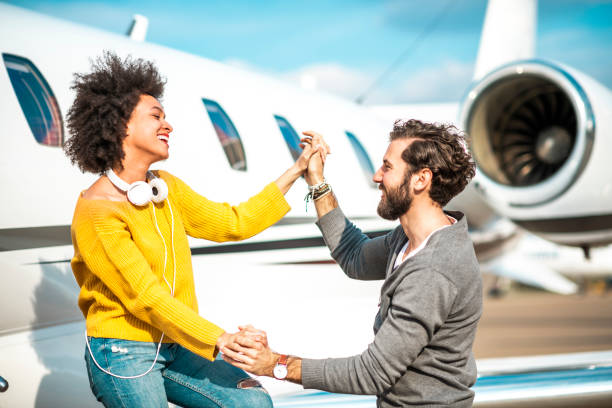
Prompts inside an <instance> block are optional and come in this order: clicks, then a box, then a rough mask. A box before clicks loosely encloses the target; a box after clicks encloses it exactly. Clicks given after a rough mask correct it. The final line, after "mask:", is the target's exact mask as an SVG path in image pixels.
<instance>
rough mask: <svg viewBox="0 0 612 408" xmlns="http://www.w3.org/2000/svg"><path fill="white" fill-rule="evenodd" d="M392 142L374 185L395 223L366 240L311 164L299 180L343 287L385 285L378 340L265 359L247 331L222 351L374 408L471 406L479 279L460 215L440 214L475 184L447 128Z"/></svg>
mask: <svg viewBox="0 0 612 408" xmlns="http://www.w3.org/2000/svg"><path fill="white" fill-rule="evenodd" d="M307 134H309V135H310V136H312V137H313V143H315V141H316V143H320V140H319V139H320V136H319V135H317V134H316V133H313V132H307ZM390 139H391V140H390V144H389V147H388V149H387V152H386V153H385V156H384V160H383V164H382V166H381V167H380V169H378V171H377V172H376V174H375V175H374V181H375V182H376V183H378V184H379V189H380V190H381V191H382V196H381V200H380V204H379V206H378V214H379V215H380V216H381V217H383V218H385V219H390V220H395V219H398V218H399V221H400V226H398V227H397V228H396V229H395V230H393V231H391V232H389V233H388V234H387V235H385V236H382V237H378V238H374V239H369V238H368V237H367V236H366V235H364V234H363V233H362V232H361V231H360V230H359V229H357V228H356V227H355V226H354V225H353V224H352V223H351V222H350V221H349V220H347V219H346V218H345V216H344V215H343V213H342V211H341V209H340V208H339V207H338V203H337V201H336V198H335V197H334V195H333V193H332V192H331V189H330V188H329V185H328V184H327V183H326V182H325V181H324V178H323V165H322V161H321V159H320V158H319V157H318V156H316V157H315V156H313V158H312V159H311V161H310V163H309V167H308V173H307V178H306V180H307V182H308V184H309V185H310V186H312V187H311V195H312V196H313V198H314V202H315V206H316V209H317V214H318V217H319V220H318V222H317V225H318V226H319V228H320V229H321V232H322V233H323V237H324V239H325V242H326V244H327V246H328V247H329V248H330V250H331V255H332V257H333V258H334V259H335V260H336V261H337V262H338V264H339V265H340V266H341V267H342V269H343V270H344V272H345V273H346V274H347V275H348V276H349V277H351V278H355V279H363V280H371V279H384V283H383V285H382V288H381V298H380V308H379V311H378V314H377V316H376V319H375V322H374V332H375V338H374V342H373V343H371V344H370V345H369V346H368V348H367V350H365V351H364V352H363V353H362V354H360V355H356V356H353V357H349V358H332V359H323V360H312V359H301V358H298V357H293V356H289V357H288V358H287V356H285V355H279V354H277V353H274V352H272V351H271V350H270V348H269V347H268V346H267V339H266V338H265V333H263V332H259V334H260V336H261V341H256V340H254V339H253V337H252V334H253V333H255V332H254V331H252V332H251V333H250V334H251V336H250V335H249V334H248V333H247V331H245V332H244V336H242V337H239V338H238V341H237V342H236V343H234V344H232V345H231V346H229V347H225V348H223V349H222V350H221V351H222V352H223V353H224V358H225V359H226V361H228V362H230V363H232V364H234V365H236V366H237V367H240V368H243V369H245V370H246V371H249V372H253V373H255V374H257V375H267V376H275V377H276V378H283V377H284V378H285V379H287V380H289V381H293V382H296V383H301V384H302V385H303V386H304V388H316V389H321V390H325V391H330V392H338V393H350V394H375V395H377V397H378V399H377V401H378V403H377V405H378V406H379V407H392V406H393V407H397V406H409V405H421V406H454V407H469V406H471V405H472V401H473V398H474V393H473V391H472V390H470V387H471V386H472V385H473V384H474V382H475V381H476V365H475V361H474V356H473V354H472V343H473V341H474V336H475V334H476V325H477V323H478V320H479V318H480V315H481V312H482V282H481V277H480V273H479V268H478V264H477V261H476V256H475V254H474V249H473V245H472V242H471V241H470V239H469V236H468V231H467V221H466V219H465V216H464V215H463V214H462V213H459V212H445V211H443V207H444V206H445V205H446V204H447V203H448V202H449V201H450V199H451V198H453V197H454V196H455V195H457V194H459V193H460V192H461V191H462V190H463V189H464V187H465V186H466V185H467V183H468V182H469V180H470V179H471V178H472V177H473V176H474V164H473V162H472V161H471V157H470V155H469V153H468V152H467V151H466V149H465V147H464V141H463V139H462V137H461V136H460V135H459V134H457V133H456V132H455V129H454V127H447V126H443V125H434V124H428V123H422V122H420V121H417V120H410V121H407V122H405V123H401V122H396V123H395V126H394V129H393V131H392V132H391V137H390Z"/></svg>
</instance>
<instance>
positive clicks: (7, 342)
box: [0, 2, 611, 407]
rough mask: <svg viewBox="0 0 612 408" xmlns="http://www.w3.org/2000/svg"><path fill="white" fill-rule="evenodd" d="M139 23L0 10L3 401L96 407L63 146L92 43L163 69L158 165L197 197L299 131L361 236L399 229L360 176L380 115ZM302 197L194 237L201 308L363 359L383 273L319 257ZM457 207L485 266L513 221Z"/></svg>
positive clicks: (474, 200) (510, 239)
mask: <svg viewBox="0 0 612 408" xmlns="http://www.w3.org/2000/svg"><path fill="white" fill-rule="evenodd" d="M491 4H498V5H499V4H501V3H500V2H492V3H491ZM533 4H534V3H533V2H528V6H529V5H530V7H531V6H533ZM490 8H491V6H490ZM526 8H527V9H529V7H526ZM519 9H520V8H519ZM519 14H520V13H519ZM143 24H144V26H146V23H143V20H142V18H138V19H137V20H136V22H135V24H134V26H133V28H132V30H131V36H130V37H122V36H119V35H115V34H110V33H107V32H103V31H100V30H96V29H92V28H87V27H83V26H80V25H77V24H72V23H68V22H64V21H61V20H57V19H54V18H50V17H47V16H43V15H40V14H36V13H32V12H29V11H26V10H23V9H20V8H17V7H12V6H8V5H4V4H0V53H1V56H0V58H1V61H0V93H1V94H2V95H3V96H2V99H1V100H0V119H1V120H2V123H3V125H4V129H3V130H4V133H5V134H6V135H7V136H6V137H5V140H4V145H3V149H2V153H1V156H0V177H1V179H2V184H1V185H2V187H3V189H4V197H5V200H4V201H3V204H2V211H1V212H0V265H1V266H2V275H0V276H1V281H0V287H1V288H2V296H1V297H0V313H1V314H0V391H3V386H4V385H5V384H8V389H4V392H0V407H32V406H36V407H60V406H61V407H70V406H75V407H76V406H78V407H87V406H92V407H93V406H98V403H97V402H96V401H95V399H94V397H93V395H92V393H91V391H90V389H89V384H88V380H87V376H86V370H85V365H84V360H83V355H84V352H85V348H84V347H85V346H84V338H83V337H84V323H83V317H82V315H81V313H80V311H79V310H78V308H77V306H76V298H77V295H78V287H77V286H76V283H75V281H74V278H73V276H72V272H71V270H70V264H69V260H70V258H71V257H72V255H73V249H72V246H71V245H70V235H69V225H70V222H71V218H72V213H73V210H74V205H75V203H76V199H77V196H78V194H79V193H80V191H82V190H84V189H85V188H87V186H89V185H90V184H91V183H92V181H93V180H94V179H95V176H92V175H84V174H81V173H80V172H79V171H78V169H76V168H75V167H73V166H71V165H70V163H69V162H68V159H67V158H66V157H65V155H64V154H63V151H62V149H61V145H62V143H63V141H64V140H65V138H66V137H67V135H66V130H65V126H64V123H63V120H64V117H65V116H64V115H65V114H66V112H67V111H68V109H69V107H70V105H71V103H72V100H73V95H72V92H71V90H70V84H71V81H72V79H73V77H72V74H73V73H74V72H86V71H88V70H89V64H90V59H91V58H93V57H96V56H99V55H101V54H102V52H103V50H106V49H112V50H114V51H116V52H117V53H118V54H120V55H122V56H126V55H128V54H131V55H132V56H134V57H139V58H145V59H149V60H153V61H155V63H156V64H157V65H158V67H159V70H160V72H161V73H163V74H164V75H165V76H167V78H168V83H167V87H166V92H165V95H164V98H163V101H162V102H163V104H164V107H165V110H166V113H167V115H168V120H169V121H170V123H171V124H172V125H173V127H174V132H173V134H172V137H171V139H170V146H171V151H170V152H171V153H170V158H169V159H168V160H167V161H165V162H163V163H159V165H158V166H159V168H164V169H167V170H169V171H171V172H172V173H173V174H175V175H177V176H178V177H180V178H182V179H183V180H184V181H186V182H187V183H188V184H189V185H190V186H191V187H192V188H194V189H195V190H196V191H199V192H200V193H202V194H204V195H206V196H207V197H208V198H210V199H213V200H217V201H228V202H232V203H238V202H240V201H242V200H245V199H247V198H248V197H250V196H251V195H252V194H254V193H256V192H257V191H258V190H259V189H260V188H262V187H263V186H264V185H265V184H267V183H268V182H270V181H272V180H273V179H275V178H276V177H277V176H278V175H279V174H280V173H281V172H282V171H283V170H285V169H286V168H287V167H289V166H290V164H291V163H292V160H293V159H294V157H295V156H294V153H295V149H296V145H295V142H296V139H295V138H296V137H297V136H296V135H297V134H299V133H300V132H301V131H303V130H308V129H313V130H317V131H319V132H321V133H322V134H324V135H325V136H326V139H327V141H328V142H329V144H330V145H331V146H332V149H333V154H332V155H331V156H330V158H329V160H328V163H327V165H326V177H327V179H328V180H329V181H330V183H331V184H332V186H333V188H334V191H335V193H336V195H337V197H338V199H339V202H340V204H341V207H342V208H343V210H344V211H345V213H346V214H347V215H348V216H349V217H350V218H351V219H353V220H355V222H356V223H357V224H358V225H359V226H360V227H361V228H362V229H363V230H364V231H365V232H367V233H371V234H378V233H383V232H385V231H388V230H389V229H391V228H393V227H394V226H395V223H391V222H387V221H384V220H381V219H380V218H379V217H377V216H376V214H375V208H376V206H377V204H378V200H379V191H378V190H377V189H376V186H375V185H373V183H372V181H371V174H372V172H373V171H374V166H375V165H377V164H378V162H380V160H381V158H382V156H383V152H384V149H385V148H386V144H387V143H386V142H387V140H386V135H387V134H388V132H389V130H390V127H391V122H390V121H389V120H386V119H385V118H384V115H378V114H377V113H376V111H375V110H374V109H373V108H366V107H362V106H358V105H355V104H354V103H351V102H348V101H344V100H341V99H339V98H335V97H332V96H329V95H322V94H320V93H316V92H310V91H305V90H302V89H298V88H295V87H293V86H290V85H288V84H284V83H281V82H278V81H275V80H272V79H270V78H266V77H264V76H261V75H258V74H254V73H251V72H246V71H243V70H239V69H236V68H233V67H229V66H226V65H223V64H220V63H217V62H214V61H210V60H207V59H204V58H200V57H196V56H193V55H189V54H185V53H182V52H179V51H175V50H171V49H168V48H165V47H161V46H157V45H154V44H150V43H147V42H144V41H143V40H144V37H145V33H146V27H143ZM479 60H481V58H479ZM484 60H486V58H484ZM492 68H493V67H492ZM470 104H471V105H474V102H473V101H472V99H470ZM424 109H427V108H426V107H425V108H424ZM449 109H450V110H453V109H457V108H455V107H450V108H449ZM432 115H433V111H432ZM411 116H412V115H411ZM414 116H418V115H414ZM468 116H469V115H468ZM423 119H427V118H425V117H423ZM553 139H554V138H553ZM598 149H600V147H599V145H597V144H593V145H592V148H591V157H599V155H600V154H602V153H599V152H598ZM587 167H588V166H587ZM578 180H580V179H578ZM479 186H482V183H480V184H479ZM479 188H480V187H479ZM305 192H306V187H305V183H304V182H303V181H302V180H300V181H298V182H297V183H296V186H294V187H293V189H292V190H291V191H290V192H289V193H288V194H287V199H288V201H289V202H290V204H291V205H292V210H291V212H290V213H289V214H288V215H287V217H285V218H284V219H283V220H282V221H281V222H279V223H278V224H276V225H275V226H273V227H271V228H269V229H268V230H266V231H264V232H263V233H261V234H259V235H257V236H256V237H253V238H251V239H249V240H248V241H245V242H239V243H224V244H215V243H211V242H207V241H204V240H198V239H190V245H191V248H192V253H193V266H194V273H195V281H196V291H197V295H198V300H199V305H200V312H201V313H202V315H203V316H205V317H206V318H207V319H209V320H211V321H213V322H216V323H218V324H219V325H221V326H222V327H224V328H226V329H227V330H235V328H236V326H237V325H238V324H244V323H252V324H254V325H255V326H257V327H261V328H263V329H265V330H266V331H267V332H268V336H269V338H270V341H271V345H272V347H273V348H275V349H278V350H283V351H286V352H289V353H294V354H299V355H302V356H305V357H314V358H318V357H330V356H346V355H351V354H355V353H359V352H361V351H362V350H363V349H365V347H366V346H367V344H368V343H369V342H370V341H371V340H372V336H373V334H372V332H371V328H370V327H371V326H370V324H371V321H373V317H374V315H375V313H376V310H377V300H378V293H379V288H380V282H360V281H352V280H350V279H347V278H346V277H345V276H344V275H343V274H342V272H341V271H340V269H339V268H338V267H337V265H335V264H333V263H332V262H331V261H330V257H329V253H328V250H327V248H326V247H325V246H324V244H323V241H322V238H321V236H320V233H319V232H318V229H317V228H316V226H315V225H314V219H315V211H314V208H313V207H311V208H310V209H309V210H308V211H306V207H305V204H304V201H303V196H304V194H305ZM453 203H454V205H456V206H459V207H462V208H463V209H464V210H465V211H466V212H468V218H469V219H470V220H471V221H472V223H473V225H474V226H475V227H476V228H477V230H475V231H474V233H473V234H472V237H473V239H474V241H475V245H476V249H477V252H478V253H479V258H480V259H481V260H482V261H483V262H485V261H487V260H490V259H491V260H494V259H497V257H498V256H499V255H501V254H502V253H503V252H504V251H505V250H507V249H508V248H509V247H512V245H515V242H516V238H515V237H516V235H517V231H516V228H514V227H513V226H512V225H511V224H508V223H507V222H506V221H505V220H503V219H499V218H498V217H496V216H494V215H493V213H492V212H491V210H490V209H489V208H488V207H487V206H486V205H485V204H483V203H482V202H481V201H480V200H479V199H478V197H477V196H476V195H475V194H473V190H472V188H470V189H468V191H467V193H466V194H464V195H462V196H460V197H459V198H458V199H457V200H455V201H454V202H453ZM466 203H467V204H466ZM470 210H472V211H471V212H470ZM472 215H473V216H472ZM549 215H551V216H554V214H553V213H550V214H549ZM479 248H480V250H479ZM547 279H548V278H547ZM536 280H537V279H536ZM545 280H546V279H545ZM537 284H539V285H542V286H546V285H547V283H546V282H545V281H544V282H542V281H540V282H539V283H537ZM551 287H556V283H553V284H552V286H551ZM589 361H590V360H589ZM581 364H583V363H581ZM589 364H591V363H590V362H589ZM262 380H263V381H264V383H265V385H266V387H267V388H268V389H269V390H270V392H271V394H272V395H273V397H274V398H275V401H277V402H278V403H279V406H306V405H291V404H300V402H299V401H302V402H304V403H306V404H310V406H324V405H325V404H327V403H322V402H321V401H320V400H318V399H317V398H323V399H326V401H332V402H331V403H332V404H334V405H335V406H338V404H342V403H346V404H349V405H345V406H360V405H358V404H361V403H365V404H369V405H368V406H373V405H372V401H373V400H372V399H371V398H370V399H367V398H366V399H361V400H352V399H351V400H346V401H344V402H342V401H340V400H338V398H349V397H347V396H333V395H331V394H325V393H322V394H317V395H312V394H309V393H304V392H302V391H301V387H299V386H296V385H292V384H286V383H280V382H277V381H275V380H271V379H262ZM599 386H600V387H601V384H599ZM604 386H605V385H604ZM582 389H584V387H583V388H582ZM610 389H611V388H607V389H606V390H607V391H605V392H598V393H595V395H596V398H598V397H597V396H600V395H607V396H609V393H610ZM557 391H558V392H561V390H557ZM606 392H607V393H608V394H606ZM478 395H479V397H477V401H478V404H479V406H486V404H487V403H494V402H495V401H499V398H503V394H502V397H500V396H499V394H495V396H491V397H486V395H493V394H487V392H486V390H485V389H484V388H483V389H482V392H481V391H478ZM312 398H314V399H312ZM351 398H352V397H351ZM478 398H479V399H478ZM487 398H489V399H487ZM548 398H550V395H549V396H548ZM350 401H352V402H350ZM356 401H361V402H356ZM282 404H285V405H282ZM286 404H289V405H286ZM350 404H353V405H350Z"/></svg>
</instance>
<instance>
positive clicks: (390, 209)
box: [376, 174, 412, 221]
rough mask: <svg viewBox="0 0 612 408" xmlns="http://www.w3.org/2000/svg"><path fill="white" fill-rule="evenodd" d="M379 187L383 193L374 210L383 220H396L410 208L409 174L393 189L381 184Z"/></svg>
mask: <svg viewBox="0 0 612 408" xmlns="http://www.w3.org/2000/svg"><path fill="white" fill-rule="evenodd" d="M380 188H381V189H382V190H384V192H385V194H384V195H383V196H382V197H381V198H380V203H378V208H377V209H376V211H377V212H378V215H380V216H381V217H382V218H384V219H385V220H391V221H393V220H397V219H398V218H399V217H400V216H401V215H402V214H404V213H406V211H408V210H409V209H410V205H411V204H412V197H411V196H410V174H408V175H407V176H406V177H405V178H404V181H403V183H402V184H401V185H399V186H398V187H396V188H393V189H386V188H385V187H384V186H383V185H382V184H381V185H380Z"/></svg>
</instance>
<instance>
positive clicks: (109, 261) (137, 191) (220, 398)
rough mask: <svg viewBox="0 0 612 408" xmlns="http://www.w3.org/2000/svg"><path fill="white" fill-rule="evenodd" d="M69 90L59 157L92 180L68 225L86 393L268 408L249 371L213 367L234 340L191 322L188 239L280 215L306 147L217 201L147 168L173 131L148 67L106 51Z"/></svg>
mask: <svg viewBox="0 0 612 408" xmlns="http://www.w3.org/2000/svg"><path fill="white" fill-rule="evenodd" d="M72 88H73V89H74V90H75V91H76V99H75V101H74V104H73V105H72V107H71V109H70V111H69V113H68V128H69V130H70V132H71V134H72V137H71V138H70V139H69V140H68V142H67V143H66V147H65V151H66V154H67V155H68V157H69V158H70V160H71V161H72V163H73V164H75V163H76V164H77V165H78V166H79V168H80V169H81V170H82V171H88V172H92V173H96V174H100V175H101V176H100V178H98V179H97V181H95V182H94V183H93V184H92V185H91V186H90V187H89V188H88V189H87V190H85V191H83V192H82V193H81V194H80V196H79V198H78V201H77V204H76V209H75V212H74V218H73V222H72V242H73V245H74V248H75V255H74V258H73V259H72V263H71V264H72V270H73V272H74V275H75V278H76V280H77V282H78V284H79V286H80V288H81V291H80V294H79V307H80V309H81V311H82V312H83V315H84V316H85V318H86V326H87V335H86V351H85V361H86V365H87V372H88V376H89V380H90V385H91V389H92V391H93V393H94V395H95V396H96V398H97V399H98V400H99V401H101V402H102V403H103V404H104V405H105V406H107V407H119V406H120V407H158V406H164V407H166V406H167V402H168V401H170V402H173V403H176V404H178V405H180V406H183V407H195V406H197V407H208V406H211V407H213V406H214V407H219V406H222V407H234V406H245V407H247V406H248V407H258V406H265V407H268V406H271V400H270V397H269V396H268V394H267V393H266V391H265V390H264V389H263V388H262V387H261V386H260V385H259V384H258V383H257V382H256V381H255V380H251V379H250V377H249V376H248V374H246V373H245V372H244V371H242V370H240V369H237V368H235V367H232V366H231V365H229V364H227V363H226V362H224V361H223V360H222V359H216V356H217V352H218V350H220V349H221V348H222V347H223V346H224V345H225V344H227V343H228V342H232V341H233V339H234V338H235V336H236V335H237V333H234V334H230V333H227V332H225V331H224V330H223V329H222V328H220V327H219V326H217V325H216V324H214V323H212V322H209V321H207V320H205V319H204V318H202V317H200V316H199V315H198V306H197V301H196V298H195V290H194V279H193V271H192V266H191V253H190V249H189V245H188V241H187V235H190V236H194V237H198V238H204V239H208V240H213V241H217V242H220V241H230V240H241V239H246V238H248V237H250V236H253V235H255V234H257V233H258V232H260V231H262V230H264V229H265V228H267V227H269V226H270V225H272V224H274V223H275V222H276V221H278V220H279V219H280V218H282V217H283V216H284V215H285V214H286V213H287V211H289V205H288V204H287V202H286V201H285V199H284V196H283V194H284V193H286V192H287V191H288V190H289V188H290V187H291V185H292V184H293V183H294V182H295V180H296V179H297V178H298V177H299V176H300V175H302V174H303V173H304V171H305V169H306V167H307V163H308V160H309V158H310V156H311V155H312V153H313V149H312V148H311V146H310V145H309V144H308V143H306V144H305V147H304V151H303V152H302V154H301V156H300V157H299V158H298V160H297V161H296V163H295V164H294V165H293V166H291V167H290V168H289V169H288V170H287V171H286V172H285V173H284V174H283V175H281V176H280V177H279V178H278V179H277V180H276V181H275V182H273V183H270V184H268V185H267V186H266V187H265V188H264V189H263V190H262V191H261V192H260V193H259V194H257V195H255V196H254V197H252V198H251V199H249V200H248V201H247V202H245V203H242V204H240V205H238V206H235V207H232V206H230V205H228V204H220V203H214V202H211V201H209V200H207V199H206V198H204V197H202V196H200V195H198V194H197V193H195V192H194V191H193V190H191V189H190V188H189V187H188V186H187V185H186V184H185V183H184V182H182V181H181V180H180V179H178V178H176V177H174V176H173V175H171V174H170V173H168V172H165V171H157V172H150V171H149V166H150V165H151V164H153V163H155V162H157V161H159V160H164V159H167V158H168V142H169V140H170V133H171V132H172V126H170V124H169V123H168V122H167V121H166V118H165V112H164V108H163V106H162V105H161V104H160V102H159V98H160V97H161V96H162V93H163V89H164V81H163V80H162V79H161V77H160V75H159V73H158V72H157V69H156V67H155V66H154V65H153V64H152V63H151V62H146V61H143V60H140V59H138V60H133V59H130V58H127V59H125V60H121V59H120V58H118V57H117V56H116V55H114V54H112V53H109V52H107V53H105V54H104V56H103V57H102V58H99V59H98V60H97V61H96V62H95V63H94V64H93V65H92V72H91V73H88V74H77V75H75V82H74V85H73V87H72ZM322 153H323V152H322ZM246 330H247V331H248V328H247V329H246ZM250 334H251V335H256V334H257V333H256V332H250Z"/></svg>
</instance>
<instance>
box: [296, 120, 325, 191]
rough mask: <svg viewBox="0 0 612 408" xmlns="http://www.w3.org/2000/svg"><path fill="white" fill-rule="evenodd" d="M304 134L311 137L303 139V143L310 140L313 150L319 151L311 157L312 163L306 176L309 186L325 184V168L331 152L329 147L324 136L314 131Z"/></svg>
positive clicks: (309, 163)
mask: <svg viewBox="0 0 612 408" xmlns="http://www.w3.org/2000/svg"><path fill="white" fill-rule="evenodd" d="M303 133H304V135H306V136H309V137H308V138H304V139H302V142H304V141H305V140H310V143H311V145H312V146H313V148H314V149H316V150H317V152H316V153H314V154H313V155H312V156H311V157H310V161H309V162H308V170H307V172H306V174H305V175H304V178H305V179H306V182H307V183H308V185H311V186H312V185H315V184H319V183H321V182H323V166H324V164H325V160H326V158H327V154H328V153H331V152H330V150H329V146H328V145H327V143H325V140H323V136H321V135H320V134H318V133H316V132H313V131H307V132H303ZM321 146H323V148H321Z"/></svg>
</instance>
